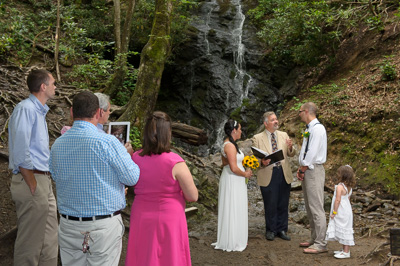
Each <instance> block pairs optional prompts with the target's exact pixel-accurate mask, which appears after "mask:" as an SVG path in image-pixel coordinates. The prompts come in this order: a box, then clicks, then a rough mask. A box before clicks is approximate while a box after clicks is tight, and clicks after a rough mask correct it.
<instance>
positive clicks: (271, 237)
mask: <svg viewBox="0 0 400 266" xmlns="http://www.w3.org/2000/svg"><path fill="white" fill-rule="evenodd" d="M265 238H266V239H267V240H269V241H272V240H274V239H275V234H274V232H267V233H266V234H265Z"/></svg>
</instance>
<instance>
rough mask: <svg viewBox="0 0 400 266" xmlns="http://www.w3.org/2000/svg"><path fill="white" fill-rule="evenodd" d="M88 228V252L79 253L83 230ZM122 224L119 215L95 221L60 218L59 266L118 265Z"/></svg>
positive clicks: (80, 251) (123, 227)
mask: <svg viewBox="0 0 400 266" xmlns="http://www.w3.org/2000/svg"><path fill="white" fill-rule="evenodd" d="M86 232H89V236H90V239H89V241H88V243H89V247H90V248H89V251H90V253H89V252H86V253H83V251H82V244H83V238H84V233H86ZM124 232H125V226H124V223H123V222H122V217H121V215H116V216H113V217H111V218H106V219H101V220H97V221H82V222H80V221H73V220H67V219H65V218H64V217H61V218H60V228H59V242H60V255H61V262H62V265H63V266H84V265H91V266H94V265H96V266H97V265H98V266H105V265H107V266H118V264H119V259H120V256H121V251H122V237H123V235H124Z"/></svg>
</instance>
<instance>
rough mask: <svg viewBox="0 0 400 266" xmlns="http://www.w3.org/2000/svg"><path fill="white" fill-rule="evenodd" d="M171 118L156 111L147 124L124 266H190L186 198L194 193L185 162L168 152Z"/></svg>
mask: <svg viewBox="0 0 400 266" xmlns="http://www.w3.org/2000/svg"><path fill="white" fill-rule="evenodd" d="M170 143H171V120H170V118H169V116H168V115H167V114H166V113H163V112H159V111H156V112H154V113H153V115H152V116H151V117H149V118H148V119H147V121H146V125H145V128H144V133H143V148H142V150H139V151H137V152H135V153H134V154H133V155H132V160H133V161H134V162H135V163H136V164H137V165H138V166H139V168H140V176H139V181H138V183H137V184H136V186H135V199H134V201H133V204H132V210H131V220H130V229H129V240H128V248H127V255H126V260H125V265H140V266H142V265H152V266H157V265H174V266H177V265H191V260H190V250H189V236H188V230H187V223H186V216H185V200H187V201H197V198H198V191H197V188H196V186H195V184H194V182H193V178H192V175H191V173H190V171H189V169H188V167H187V165H186V163H185V161H184V160H183V159H182V158H181V157H180V156H179V155H178V154H176V153H173V152H171V149H170V147H171V145H170Z"/></svg>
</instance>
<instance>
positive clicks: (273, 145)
mask: <svg viewBox="0 0 400 266" xmlns="http://www.w3.org/2000/svg"><path fill="white" fill-rule="evenodd" d="M263 122H264V127H265V130H264V131H263V132H261V133H259V134H257V135H255V136H254V137H253V138H252V142H253V146H254V147H256V148H258V149H261V150H263V151H265V152H267V153H268V154H271V153H273V152H276V151H278V150H279V149H281V150H282V151H283V156H284V159H283V160H282V161H279V162H276V163H274V164H270V160H265V159H263V160H261V164H260V165H261V167H260V168H259V170H258V171H257V183H258V185H259V186H260V190H261V194H262V197H263V201H264V210H265V228H266V233H265V237H266V238H267V240H270V241H272V240H274V239H275V237H276V236H277V237H280V238H282V239H284V240H290V236H288V234H287V231H288V217H289V212H288V209H289V196H290V184H291V183H292V181H293V175H292V171H291V169H290V165H289V161H288V160H287V157H293V156H294V155H295V153H296V151H295V149H294V147H293V144H292V140H291V139H290V138H289V136H288V134H287V133H286V132H283V131H279V130H278V128H279V121H278V118H277V116H276V114H275V113H274V112H266V113H264V115H263Z"/></svg>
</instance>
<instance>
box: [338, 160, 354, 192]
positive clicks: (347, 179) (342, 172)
mask: <svg viewBox="0 0 400 266" xmlns="http://www.w3.org/2000/svg"><path fill="white" fill-rule="evenodd" d="M337 176H338V181H339V183H340V182H342V183H344V184H345V185H346V187H347V188H349V189H350V188H354V187H355V185H356V177H355V174H354V171H353V168H351V166H349V165H343V166H340V167H339V169H338V170H337Z"/></svg>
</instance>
